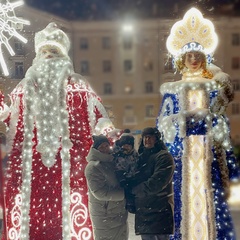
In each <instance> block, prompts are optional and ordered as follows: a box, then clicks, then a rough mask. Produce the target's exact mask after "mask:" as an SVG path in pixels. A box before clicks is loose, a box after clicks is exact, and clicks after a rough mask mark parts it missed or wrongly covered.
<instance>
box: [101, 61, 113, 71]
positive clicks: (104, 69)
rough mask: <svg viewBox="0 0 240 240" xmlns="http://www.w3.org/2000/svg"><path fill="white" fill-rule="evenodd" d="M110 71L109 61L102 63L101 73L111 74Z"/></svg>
mask: <svg viewBox="0 0 240 240" xmlns="http://www.w3.org/2000/svg"><path fill="white" fill-rule="evenodd" d="M111 71H112V64H111V61H110V60H104V61H103V72H111Z"/></svg>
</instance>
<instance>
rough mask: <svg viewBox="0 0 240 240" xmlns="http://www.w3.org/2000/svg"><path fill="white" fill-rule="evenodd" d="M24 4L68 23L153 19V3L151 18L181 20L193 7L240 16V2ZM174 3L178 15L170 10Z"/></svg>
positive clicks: (31, 0)
mask: <svg viewBox="0 0 240 240" xmlns="http://www.w3.org/2000/svg"><path fill="white" fill-rule="evenodd" d="M25 3H26V4H28V5H29V6H32V7H35V8H37V9H39V10H43V11H46V12H50V13H54V14H56V15H58V16H61V17H63V18H66V19H69V20H76V19H80V20H100V19H117V18H122V17H124V16H128V15H131V16H132V17H135V18H149V17H153V15H152V6H153V4H154V3H155V4H156V5H157V8H158V13H157V14H156V15H155V16H154V17H169V18H175V17H179V16H180V17H182V15H183V14H184V13H185V12H186V11H187V9H189V8H190V7H193V6H194V7H197V8H199V9H200V10H201V11H202V12H204V14H206V15H212V14H228V15H230V14H231V15H238V16H239V15H240V0H195V1H192V0H25ZM176 4H178V12H177V13H176V12H174V11H173V9H174V6H176ZM227 4H234V9H233V10H232V11H231V12H225V11H224V12H223V11H222V6H223V5H227ZM178 15H179V16H178Z"/></svg>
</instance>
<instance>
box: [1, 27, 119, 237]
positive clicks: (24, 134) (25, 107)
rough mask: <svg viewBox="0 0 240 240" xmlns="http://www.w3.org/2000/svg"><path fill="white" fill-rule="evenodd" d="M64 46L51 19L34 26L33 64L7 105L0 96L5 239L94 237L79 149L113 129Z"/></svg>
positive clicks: (84, 150)
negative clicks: (4, 135) (5, 152)
mask: <svg viewBox="0 0 240 240" xmlns="http://www.w3.org/2000/svg"><path fill="white" fill-rule="evenodd" d="M69 48H70V41H69V38H68V36H67V34H65V33H64V32H63V31H62V30H61V29H60V28H58V26H57V25H56V24H55V23H50V24H49V25H48V26H47V27H46V28H45V29H43V30H42V31H40V32H38V33H36V35H35V51H36V57H35V59H34V60H33V65H32V66H31V67H30V68H29V69H28V71H27V72H26V76H25V78H24V79H23V80H22V81H21V82H20V83H19V84H18V85H17V86H16V88H15V89H14V90H13V91H12V93H11V95H10V97H11V106H10V107H8V106H7V105H5V104H4V102H3V101H2V102H1V115H0V116H1V120H3V121H4V122H5V123H6V124H7V126H8V128H9V131H8V146H9V148H10V149H9V162H8V168H7V175H6V180H5V186H4V188H5V196H4V200H5V201H4V202H5V210H6V212H5V216H6V217H5V219H4V224H5V229H6V232H5V233H4V234H5V238H6V239H14V240H17V239H24V240H27V239H35V240H42V239H56V240H57V239H65V240H69V239H79V240H80V239H93V234H92V228H91V221H90V218H89V212H88V196H87V185H86V179H85V176H84V169H85V166H86V164H87V163H86V156H87V154H88V151H89V149H90V146H91V145H92V135H93V134H105V135H108V133H109V132H111V133H113V132H114V131H115V130H114V127H113V125H112V123H111V121H110V120H109V118H108V115H107V113H106V111H105V109H104V107H103V105H102V104H101V100H100V98H99V97H98V96H97V95H96V93H95V92H94V91H93V90H92V88H91V86H90V85H89V84H88V83H87V82H86V81H84V80H83V79H82V77H81V76H80V75H79V74H77V73H75V72H74V69H73V64H72V62H71V60H70V58H69V56H68V51H69ZM1 99H2V98H1ZM112 130H114V131H112Z"/></svg>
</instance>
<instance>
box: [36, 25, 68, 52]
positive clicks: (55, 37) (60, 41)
mask: <svg viewBox="0 0 240 240" xmlns="http://www.w3.org/2000/svg"><path fill="white" fill-rule="evenodd" d="M45 45H51V46H56V47H58V48H59V49H60V50H61V51H62V53H63V54H65V55H67V53H68V51H69V49H70V41H69V38H68V36H67V34H66V33H64V32H63V31H62V30H61V29H59V28H58V26H57V24H56V23H54V22H51V23H49V24H48V25H47V27H46V28H45V29H43V30H42V31H40V32H37V33H36V34H35V52H36V53H38V51H39V49H40V48H41V47H43V46H45Z"/></svg>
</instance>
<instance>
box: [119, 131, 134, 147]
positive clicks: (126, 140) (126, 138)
mask: <svg viewBox="0 0 240 240" xmlns="http://www.w3.org/2000/svg"><path fill="white" fill-rule="evenodd" d="M124 144H128V145H131V146H132V147H134V137H133V135H131V134H129V133H123V134H122V135H121V137H120V139H119V146H120V147H122V146H123V145H124Z"/></svg>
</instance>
